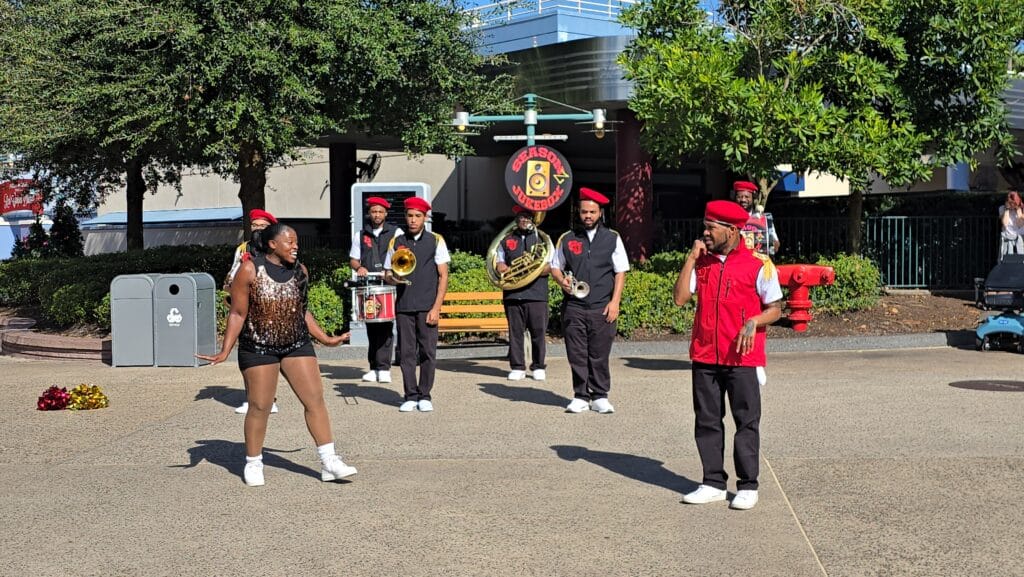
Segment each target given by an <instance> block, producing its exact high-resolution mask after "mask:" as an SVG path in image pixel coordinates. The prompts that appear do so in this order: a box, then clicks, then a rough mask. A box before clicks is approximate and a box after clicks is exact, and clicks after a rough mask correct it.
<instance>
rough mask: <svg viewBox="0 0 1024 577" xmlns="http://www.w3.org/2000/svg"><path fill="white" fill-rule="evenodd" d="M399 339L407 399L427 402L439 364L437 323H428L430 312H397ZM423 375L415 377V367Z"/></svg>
mask: <svg viewBox="0 0 1024 577" xmlns="http://www.w3.org/2000/svg"><path fill="white" fill-rule="evenodd" d="M397 322H398V339H399V340H400V341H401V342H402V347H401V351H400V354H401V357H400V359H401V362H400V364H401V367H402V385H403V386H404V387H405V400H407V401H421V400H422V401H428V400H430V390H431V389H433V388H434V368H435V367H436V366H437V325H433V326H431V325H428V324H427V311H420V312H411V313H401V312H400V313H398V315H397ZM417 365H419V367H420V377H419V380H418V381H417V379H416V366H417Z"/></svg>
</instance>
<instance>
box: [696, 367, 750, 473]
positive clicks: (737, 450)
mask: <svg viewBox="0 0 1024 577" xmlns="http://www.w3.org/2000/svg"><path fill="white" fill-rule="evenodd" d="M756 371H757V369H755V368H754V367H728V366H723V365H707V364H704V363H693V411H694V413H695V416H696V424H695V427H694V436H695V437H696V438H697V452H698V453H700V461H701V463H702V464H703V465H704V481H703V483H704V484H705V485H708V486H711V487H715V488H716V489H725V488H726V485H725V482H726V480H727V479H728V478H729V475H728V474H726V472H725V455H724V452H725V426H724V424H723V419H724V418H725V397H726V395H728V396H729V410H730V411H731V412H732V418H733V421H734V422H735V423H736V437H735V438H734V439H733V448H732V454H733V464H734V465H735V466H736V477H737V479H736V489H737V490H744V489H750V490H755V491H756V490H757V475H758V472H759V467H760V461H759V458H760V457H759V453H760V446H761V431H760V426H761V389H760V387H759V386H758V384H757V372H756Z"/></svg>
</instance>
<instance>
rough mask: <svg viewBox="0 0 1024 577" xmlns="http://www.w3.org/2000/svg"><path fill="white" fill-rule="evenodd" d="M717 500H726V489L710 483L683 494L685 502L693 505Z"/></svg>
mask: <svg viewBox="0 0 1024 577" xmlns="http://www.w3.org/2000/svg"><path fill="white" fill-rule="evenodd" d="M715 501H725V491H724V490H723V489H716V488H714V487H709V486H708V485H701V486H700V487H697V490H696V491H691V492H689V493H687V494H685V495H683V503H689V504H691V505H703V504H704V503H713V502H715Z"/></svg>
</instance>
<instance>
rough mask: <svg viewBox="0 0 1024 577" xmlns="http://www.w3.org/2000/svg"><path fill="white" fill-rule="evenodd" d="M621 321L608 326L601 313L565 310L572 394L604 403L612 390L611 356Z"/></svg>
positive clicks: (598, 310)
mask: <svg viewBox="0 0 1024 577" xmlns="http://www.w3.org/2000/svg"><path fill="white" fill-rule="evenodd" d="M617 324H618V321H616V322H612V323H610V322H608V321H606V320H605V318H604V312H603V311H602V310H601V309H585V308H583V307H575V306H566V307H565V308H564V309H563V310H562V333H563V335H564V336H565V354H566V356H567V357H568V358H569V367H570V368H571V369H572V392H573V396H574V397H575V398H577V399H583V400H585V401H590V400H595V399H604V398H607V397H608V391H609V390H610V389H611V388H612V375H611V371H609V370H608V355H610V354H611V352H612V342H614V341H615V329H616V325H617Z"/></svg>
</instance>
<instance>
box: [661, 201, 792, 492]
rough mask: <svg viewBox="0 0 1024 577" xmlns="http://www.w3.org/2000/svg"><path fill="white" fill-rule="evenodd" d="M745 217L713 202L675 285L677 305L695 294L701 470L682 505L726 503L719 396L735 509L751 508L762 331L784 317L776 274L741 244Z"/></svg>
mask: <svg viewBox="0 0 1024 577" xmlns="http://www.w3.org/2000/svg"><path fill="white" fill-rule="evenodd" d="M747 218H748V213H747V211H746V210H745V209H744V208H743V207H742V206H740V205H738V204H736V203H735V202H732V201H728V200H713V201H711V202H709V203H708V204H707V207H706V208H705V212H704V236H703V238H701V239H697V240H696V241H694V243H693V248H692V249H691V250H690V253H689V255H687V257H686V262H685V263H684V264H683V269H682V271H681V272H680V273H679V278H678V279H677V280H676V285H675V289H674V291H673V297H674V298H675V303H676V305H678V306H683V305H684V304H686V303H687V302H688V301H689V300H690V298H691V297H692V296H693V295H694V294H696V295H699V298H698V299H697V312H696V314H695V316H694V321H693V334H692V336H691V339H690V361H691V362H692V363H693V366H692V373H693V410H694V413H695V417H696V427H695V436H696V440H697V451H698V453H700V460H701V463H702V465H703V467H704V478H703V481H702V484H701V485H700V487H698V488H697V489H696V490H695V491H693V492H690V493H687V494H686V495H684V496H683V502H684V503H694V504H700V503H711V502H713V501H724V500H725V498H726V480H727V479H728V475H727V474H726V472H725V457H724V452H725V427H724V424H723V422H722V417H723V416H724V415H725V407H723V406H722V403H723V401H724V400H725V397H726V396H728V397H729V409H730V411H731V412H732V415H733V420H734V421H735V423H736V436H735V438H734V440H733V461H734V464H735V466H736V477H737V480H736V497H735V498H734V499H733V501H732V503H731V505H730V506H731V507H732V508H733V509H750V508H752V507H753V506H754V505H756V504H757V475H758V467H759V463H760V461H759V459H760V455H759V453H760V443H761V437H760V422H761V391H760V387H759V385H758V381H757V373H756V368H757V367H763V366H764V365H765V327H766V326H768V325H770V324H772V323H773V322H775V321H777V320H778V319H779V317H780V316H782V289H781V288H780V287H779V277H778V273H777V272H776V271H775V268H774V267H770V266H768V267H766V266H765V262H764V261H763V260H761V259H759V258H757V257H755V256H754V255H753V254H752V253H751V251H750V249H748V248H747V246H746V244H745V243H744V242H743V240H742V235H741V232H740V231H741V229H742V228H743V226H744V225H745V224H746V223H747Z"/></svg>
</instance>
